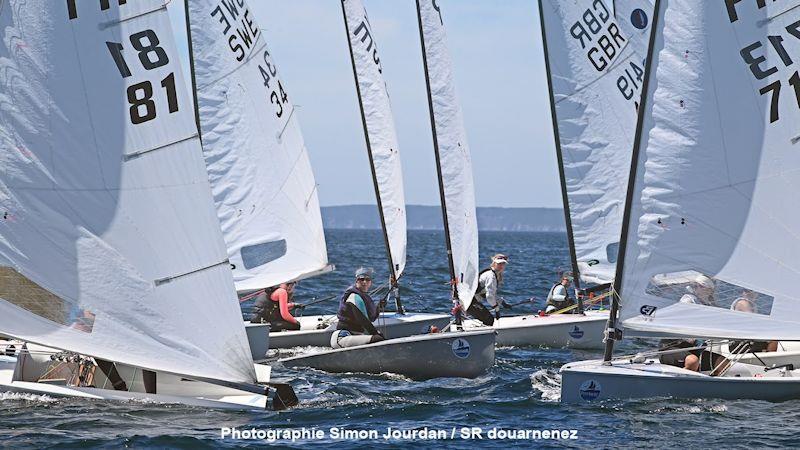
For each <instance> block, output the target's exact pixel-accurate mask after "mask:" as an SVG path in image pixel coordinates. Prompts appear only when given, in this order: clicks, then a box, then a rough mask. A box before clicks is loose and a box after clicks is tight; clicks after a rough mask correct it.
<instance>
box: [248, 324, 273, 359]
mask: <svg viewBox="0 0 800 450" xmlns="http://www.w3.org/2000/svg"><path fill="white" fill-rule="evenodd" d="M244 329H245V331H246V332H247V343H248V344H250V354H252V355H253V361H256V362H258V361H263V360H265V359H266V358H267V351H269V325H268V324H266V323H249V322H245V324H244Z"/></svg>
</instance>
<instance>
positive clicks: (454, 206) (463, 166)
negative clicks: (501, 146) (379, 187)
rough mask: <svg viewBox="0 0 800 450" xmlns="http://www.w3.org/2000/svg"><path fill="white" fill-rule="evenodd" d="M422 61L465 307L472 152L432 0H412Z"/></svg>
mask: <svg viewBox="0 0 800 450" xmlns="http://www.w3.org/2000/svg"><path fill="white" fill-rule="evenodd" d="M417 17H418V19H419V27H420V39H421V41H422V50H423V62H424V64H425V71H426V81H427V83H428V97H429V98H428V101H429V106H430V110H431V125H432V128H433V139H434V148H435V150H436V152H437V153H436V161H437V169H438V171H439V180H440V189H441V191H442V192H441V197H442V208H443V209H444V211H445V229H446V230H447V234H448V236H447V238H448V242H449V250H450V252H451V255H450V258H451V276H453V278H454V281H455V283H456V290H457V294H458V298H459V300H460V301H461V304H462V306H463V307H464V309H466V308H469V305H470V304H471V303H472V297H473V296H474V295H475V291H476V290H477V288H478V223H477V220H476V217H475V187H474V181H473V178H472V158H471V156H470V152H469V146H468V145H467V134H466V131H465V130H464V118H463V116H462V113H461V106H460V105H459V103H458V98H457V96H456V89H455V81H454V80H453V69H452V63H451V61H450V54H449V51H448V48H447V42H446V36H445V30H444V22H443V21H442V15H441V10H440V7H439V6H438V5H437V4H436V0H417Z"/></svg>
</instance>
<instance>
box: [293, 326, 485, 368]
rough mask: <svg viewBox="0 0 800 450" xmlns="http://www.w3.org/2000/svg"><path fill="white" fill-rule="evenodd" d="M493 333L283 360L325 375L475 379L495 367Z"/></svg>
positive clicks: (430, 337)
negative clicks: (370, 374)
mask: <svg viewBox="0 0 800 450" xmlns="http://www.w3.org/2000/svg"><path fill="white" fill-rule="evenodd" d="M494 346H495V332H494V330H490V329H488V330H477V331H464V332H445V333H431V334H426V335H418V336H410V337H404V338H397V339H388V340H385V341H381V342H378V343H374V344H367V345H359V346H355V347H348V348H341V349H335V350H327V351H323V352H319V353H313V354H309V355H301V356H295V357H292V358H286V359H282V360H280V362H282V363H283V365H284V366H286V367H311V368H314V369H318V370H323V371H325V372H332V373H345V372H359V373H372V374H380V373H385V372H389V373H396V374H400V375H403V376H406V377H408V378H411V379H412V380H427V379H431V378H475V377H477V376H480V375H482V374H484V373H486V371H487V370H489V367H491V366H492V364H494Z"/></svg>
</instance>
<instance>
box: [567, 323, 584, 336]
mask: <svg viewBox="0 0 800 450" xmlns="http://www.w3.org/2000/svg"><path fill="white" fill-rule="evenodd" d="M583 334H584V331H583V330H581V327H579V326H577V325H575V326H574V327H572V329H571V330H570V331H569V335H570V336H571V337H572V338H574V339H580V338H582V337H583Z"/></svg>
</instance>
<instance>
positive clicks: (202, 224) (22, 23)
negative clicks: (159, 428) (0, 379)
mask: <svg viewBox="0 0 800 450" xmlns="http://www.w3.org/2000/svg"><path fill="white" fill-rule="evenodd" d="M120 3H121V4H120ZM0 27H2V30H3V33H4V35H5V36H6V37H7V39H5V40H4V41H3V44H2V45H0V61H2V62H1V63H0V64H2V66H3V69H2V70H0V84H2V86H3V88H2V90H1V91H0V92H2V94H0V95H2V96H3V97H4V98H5V100H4V101H3V104H4V105H6V106H4V107H2V108H0V141H1V142H2V143H1V144H0V149H1V150H0V158H2V164H0V172H2V174H1V175H0V208H2V213H0V266H2V267H1V268H0V280H1V281H2V283H3V288H2V289H0V291H1V292H0V330H2V333H3V334H5V335H8V336H12V337H15V338H18V339H22V340H26V341H30V342H35V343H39V344H42V345H46V346H49V347H55V348H60V349H66V350H70V351H73V352H78V353H82V354H86V355H90V356H95V357H99V358H103V359H106V360H110V361H116V362H121V363H125V364H130V365H133V366H138V367H142V368H147V369H151V370H156V371H166V372H172V373H178V374H183V375H186V376H190V377H191V376H195V377H201V378H207V379H219V380H228V381H240V382H252V381H254V380H255V371H254V368H253V364H252V359H251V356H250V351H249V347H248V344H247V338H246V336H245V332H244V329H243V327H242V325H241V313H240V311H239V309H238V306H237V302H236V296H235V292H234V289H233V280H232V278H231V275H230V269H229V268H228V263H227V256H226V252H225V246H224V243H223V240H222V236H221V234H220V231H219V225H218V221H217V218H216V214H215V211H214V208H213V204H212V202H211V191H210V188H209V185H208V178H207V175H206V173H205V166H204V164H203V160H202V154H201V149H200V144H199V141H198V137H197V129H196V127H195V124H194V121H193V119H192V116H193V114H192V107H191V99H190V97H189V96H188V95H187V93H186V90H185V89H184V86H185V84H184V79H183V76H182V74H181V69H180V66H179V63H178V61H179V58H178V52H177V50H176V48H175V44H174V42H173V37H172V30H171V28H170V23H169V18H168V16H167V12H166V7H165V5H164V3H163V1H160V0H145V1H137V2H127V3H124V2H110V3H108V2H106V3H104V2H100V3H98V2H77V1H59V2H52V1H46V0H29V1H24V2H22V1H20V2H4V4H3V7H2V8H0ZM212 324H213V326H212Z"/></svg>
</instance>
